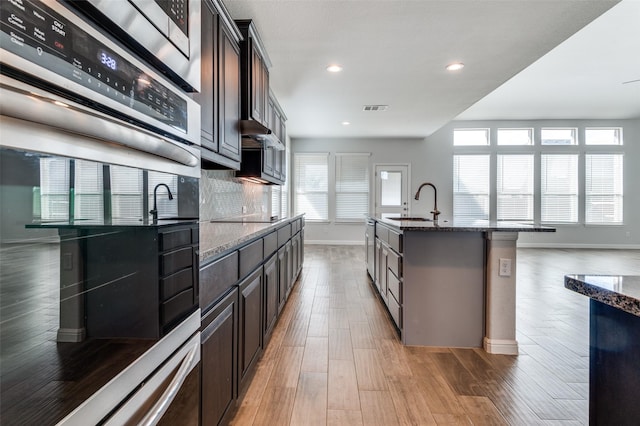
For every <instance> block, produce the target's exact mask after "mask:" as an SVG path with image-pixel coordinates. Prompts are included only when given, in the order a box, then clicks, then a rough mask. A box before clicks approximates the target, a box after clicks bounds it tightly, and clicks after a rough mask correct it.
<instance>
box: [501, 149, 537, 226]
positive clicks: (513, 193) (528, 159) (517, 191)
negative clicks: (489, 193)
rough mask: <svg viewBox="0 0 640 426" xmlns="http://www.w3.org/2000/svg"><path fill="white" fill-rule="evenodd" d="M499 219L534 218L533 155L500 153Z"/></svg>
mask: <svg viewBox="0 0 640 426" xmlns="http://www.w3.org/2000/svg"><path fill="white" fill-rule="evenodd" d="M496 196H497V201H498V204H497V219H498V220H533V155H498V171H497V183H496Z"/></svg>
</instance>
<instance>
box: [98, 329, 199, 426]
mask: <svg viewBox="0 0 640 426" xmlns="http://www.w3.org/2000/svg"><path fill="white" fill-rule="evenodd" d="M199 362H200V333H196V334H195V335H194V336H193V337H192V338H191V339H189V341H188V342H187V343H185V345H184V346H183V347H182V348H181V349H179V350H178V352H177V353H176V354H174V355H173V356H172V357H171V358H170V359H169V360H167V362H166V363H165V365H163V366H162V367H161V368H160V370H159V371H158V372H156V373H155V374H154V375H153V376H152V377H150V378H149V380H147V381H146V383H144V385H143V386H142V387H141V388H140V390H139V391H138V392H137V393H136V394H134V395H133V396H132V397H131V398H130V399H129V400H128V401H127V402H126V403H125V405H124V406H123V407H122V408H121V409H120V410H118V411H117V412H116V413H114V415H113V416H111V417H110V418H109V419H107V421H106V422H105V423H104V425H106V426H111V425H133V424H135V425H145V426H150V425H155V424H157V423H158V422H159V421H160V419H161V418H162V416H163V415H164V414H165V412H166V411H167V409H168V408H169V406H170V405H171V403H172V402H173V400H174V399H175V397H176V395H177V394H178V392H179V391H180V388H181V387H182V385H183V383H184V381H185V379H186V378H187V376H188V375H189V373H190V372H191V370H193V368H194V367H195V366H196V365H197V364H198V363H199ZM176 369H177V372H176V373H175V374H174V376H173V378H172V379H171V382H170V383H169V384H168V385H167V386H166V388H165V389H164V390H163V389H162V386H163V384H164V383H165V382H166V381H167V380H168V379H169V378H170V377H171V374H172V373H173V372H174V371H176ZM161 392H162V395H161V396H160V397H159V398H157V400H156V401H155V402H154V401H153V398H154V397H156V396H157V395H158V394H160V393H161ZM152 404H153V406H152V407H151V408H149V409H146V408H145V407H149V406H151V405H152Z"/></svg>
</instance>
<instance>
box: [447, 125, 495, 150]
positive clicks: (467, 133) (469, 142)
mask: <svg viewBox="0 0 640 426" xmlns="http://www.w3.org/2000/svg"><path fill="white" fill-rule="evenodd" d="M453 145H454V146H488V145H489V129H455V130H454V131H453Z"/></svg>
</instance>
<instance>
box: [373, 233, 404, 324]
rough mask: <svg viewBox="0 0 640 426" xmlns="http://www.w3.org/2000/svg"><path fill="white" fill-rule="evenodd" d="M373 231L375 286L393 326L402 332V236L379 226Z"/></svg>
mask: <svg viewBox="0 0 640 426" xmlns="http://www.w3.org/2000/svg"><path fill="white" fill-rule="evenodd" d="M375 230H376V231H375V232H376V241H375V270H376V271H375V285H376V287H377V289H378V293H379V294H380V297H381V298H382V300H383V301H384V304H385V305H386V306H387V309H388V311H389V313H390V314H391V318H392V320H393V322H394V323H395V326H396V327H397V328H398V330H399V331H402V327H403V323H402V302H403V300H402V299H403V296H402V293H403V289H402V286H403V280H402V276H403V274H402V269H403V268H402V265H403V256H402V250H403V247H402V246H403V244H402V242H403V238H402V234H401V233H397V232H396V231H394V230H392V229H388V228H386V227H384V226H381V225H376V226H375Z"/></svg>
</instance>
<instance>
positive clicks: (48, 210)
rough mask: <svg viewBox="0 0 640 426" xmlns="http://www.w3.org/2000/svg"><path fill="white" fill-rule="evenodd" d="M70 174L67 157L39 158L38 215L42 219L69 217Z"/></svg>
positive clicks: (69, 162)
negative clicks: (39, 209) (39, 210)
mask: <svg viewBox="0 0 640 426" xmlns="http://www.w3.org/2000/svg"><path fill="white" fill-rule="evenodd" d="M70 174H71V161H70V160H68V159H65V158H41V159H40V208H41V212H40V217H41V218H42V220H67V219H69V178H70Z"/></svg>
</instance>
